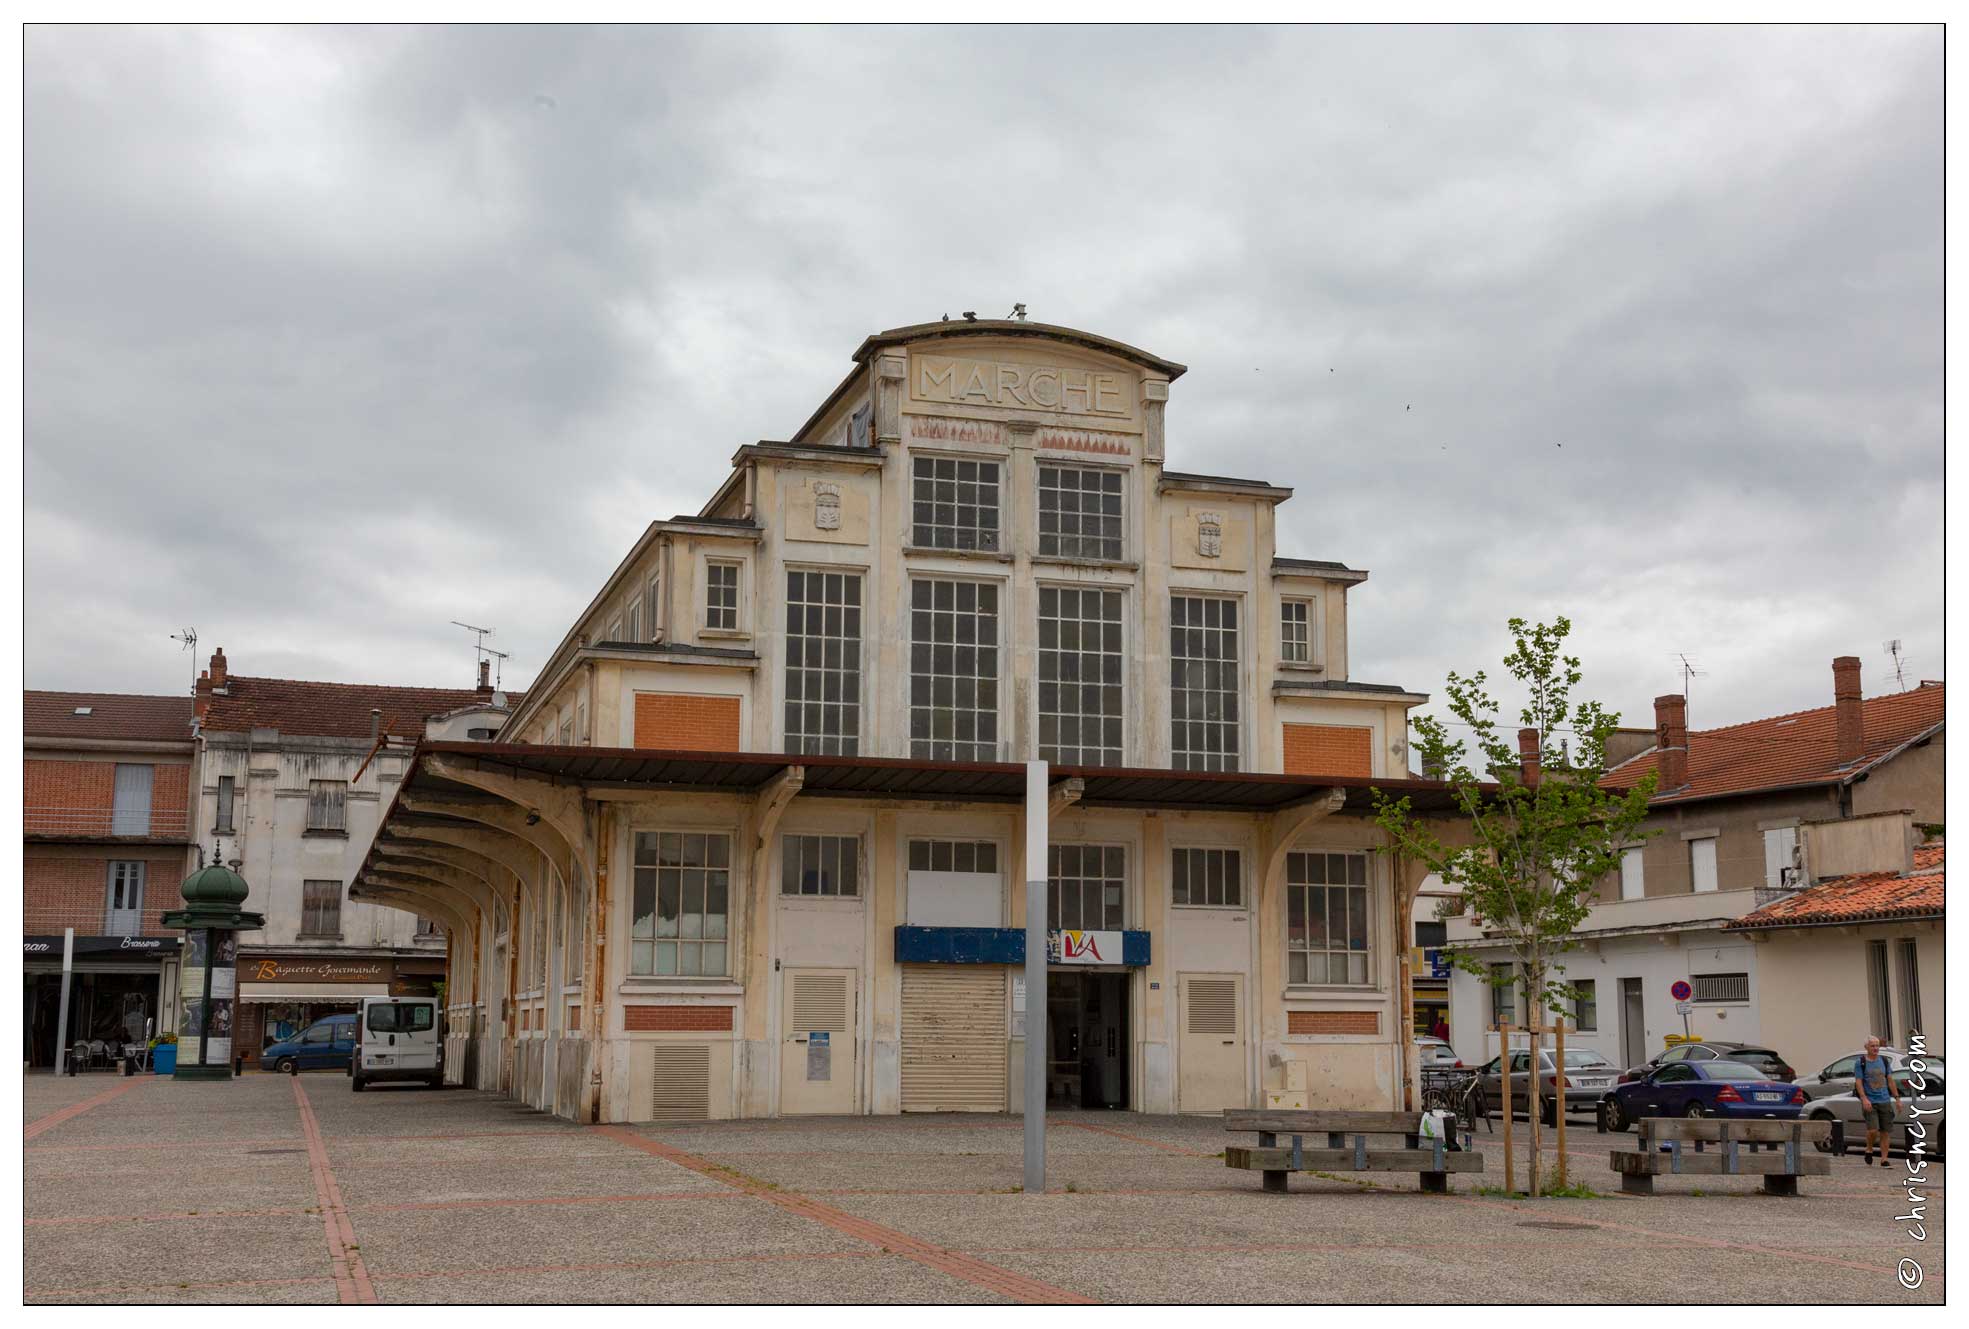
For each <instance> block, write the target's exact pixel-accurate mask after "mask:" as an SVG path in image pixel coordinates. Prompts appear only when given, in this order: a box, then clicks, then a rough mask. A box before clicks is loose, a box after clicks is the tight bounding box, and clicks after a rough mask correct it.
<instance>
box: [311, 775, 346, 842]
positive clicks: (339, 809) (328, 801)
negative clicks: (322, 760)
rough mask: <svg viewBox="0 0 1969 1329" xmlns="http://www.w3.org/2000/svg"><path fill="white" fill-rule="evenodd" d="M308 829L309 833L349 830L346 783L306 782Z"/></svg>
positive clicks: (327, 781) (339, 781)
mask: <svg viewBox="0 0 1969 1329" xmlns="http://www.w3.org/2000/svg"><path fill="white" fill-rule="evenodd" d="M308 829H309V830H311V831H347V830H348V829H349V782H348V781H346V780H310V781H308Z"/></svg>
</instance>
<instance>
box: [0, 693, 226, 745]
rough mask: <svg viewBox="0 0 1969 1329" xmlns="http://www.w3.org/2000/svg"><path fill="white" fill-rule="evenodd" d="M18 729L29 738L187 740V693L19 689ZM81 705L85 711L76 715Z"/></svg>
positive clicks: (188, 710) (189, 721)
mask: <svg viewBox="0 0 1969 1329" xmlns="http://www.w3.org/2000/svg"><path fill="white" fill-rule="evenodd" d="M22 696H23V702H22V706H21V731H22V733H24V734H26V735H28V736H30V737H35V738H124V739H133V740H137V741H141V742H146V743H171V742H177V743H184V744H187V745H189V744H190V743H191V698H190V697H143V696H134V695H130V694H127V693H120V692H23V694H22ZM78 707H86V708H87V709H88V710H89V712H90V713H89V714H88V715H77V714H76V713H75V712H76V709H77V708H78Z"/></svg>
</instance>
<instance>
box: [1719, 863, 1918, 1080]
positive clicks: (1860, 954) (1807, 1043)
mask: <svg viewBox="0 0 1969 1329" xmlns="http://www.w3.org/2000/svg"><path fill="white" fill-rule="evenodd" d="M1867 839H1869V840H1872V841H1875V843H1869V844H1859V843H1855V844H1852V845H1850V846H1846V845H1842V846H1840V848H1842V849H1846V848H1850V849H1852V850H1854V851H1859V852H1860V853H1863V854H1864V855H1865V856H1866V857H1870V858H1875V859H1876V861H1878V859H1880V858H1885V859H1887V860H1888V861H1889V862H1890V864H1891V866H1888V867H1884V868H1876V869H1873V870H1859V871H1852V872H1847V873H1843V874H1841V875H1838V876H1834V877H1831V878H1830V879H1828V880H1826V881H1823V882H1821V883H1819V884H1817V885H1814V886H1811V887H1808V888H1806V889H1804V890H1800V891H1793V892H1789V893H1787V894H1786V895H1784V896H1783V897H1781V898H1779V899H1776V900H1773V901H1771V903H1769V904H1767V905H1764V906H1763V907H1761V908H1758V909H1755V910H1752V911H1751V912H1750V913H1748V914H1745V915H1744V916H1743V917H1742V918H1739V919H1735V920H1733V921H1731V922H1729V923H1726V924H1724V925H1723V930H1724V931H1725V932H1727V933H1729V934H1730V935H1731V936H1732V937H1737V938H1742V939H1743V940H1746V941H1749V942H1750V943H1752V945H1753V947H1754V949H1755V951H1756V955H1757V970H1758V975H1759V983H1760V987H1761V993H1760V996H1761V998H1762V1001H1761V1003H1760V1004H1761V1014H1762V1023H1763V1034H1762V1037H1763V1038H1764V1040H1765V1041H1766V1042H1768V1043H1770V1044H1771V1045H1772V1046H1774V1047H1777V1048H1779V1049H1786V1048H1797V1049H1799V1050H1800V1054H1801V1059H1800V1060H1799V1061H1797V1062H1796V1063H1794V1065H1795V1066H1796V1069H1797V1070H1798V1071H1799V1073H1800V1074H1801V1075H1808V1074H1812V1073H1814V1072H1816V1071H1818V1070H1820V1069H1821V1068H1823V1067H1825V1066H1828V1065H1829V1064H1830V1063H1831V1062H1832V1061H1833V1060H1834V1059H1836V1058H1839V1057H1844V1056H1847V1055H1850V1054H1851V1053H1852V1052H1854V1051H1855V1050H1856V1049H1857V1046H1858V1042H1856V1041H1855V1039H1856V1037H1857V1040H1858V1041H1859V1042H1864V1041H1865V1038H1866V1035H1867V1034H1875V1035H1877V1036H1878V1037H1879V1038H1880V1040H1881V1041H1882V1042H1883V1043H1885V1044H1887V1045H1888V1046H1889V1047H1898V1048H1903V1049H1908V1048H1912V1047H1914V1046H1915V1043H1914V1039H1915V1038H1916V1037H1917V1036H1918V1037H1919V1038H1920V1040H1921V1046H1922V1047H1923V1048H1924V1050H1926V1051H1927V1052H1929V1053H1933V1054H1937V1055H1939V1054H1940V1053H1941V1052H1942V1050H1943V1048H1944V1046H1945V1044H1944V1041H1943V1017H1944V1014H1945V1009H1944V1008H1945V1005H1946V1003H1945V1002H1943V1000H1942V945H1943V922H1944V908H1943V906H1944V903H1945V901H1944V899H1943V896H1944V890H1943V887H1944V872H1945V863H1944V854H1943V849H1944V846H1943V842H1942V841H1940V840H1930V841H1928V842H1926V843H1924V844H1921V845H1918V846H1916V847H1915V849H1914V851H1913V853H1912V854H1911V855H1908V856H1907V858H1906V859H1904V860H1900V861H1894V860H1895V858H1896V857H1897V856H1896V855H1894V854H1893V852H1892V850H1893V846H1891V845H1890V844H1888V843H1887V842H1886V840H1885V838H1884V837H1879V836H1871V835H1870V836H1868V837H1867ZM1883 850H1884V851H1887V852H1884V853H1883V852H1881V851H1883ZM1856 1030H1857V1031H1858V1032H1857V1035H1856V1034H1855V1032H1854V1031H1856ZM1833 1031H1836V1033H1834V1032H1833ZM1786 1055H1791V1054H1789V1053H1787V1054H1786Z"/></svg>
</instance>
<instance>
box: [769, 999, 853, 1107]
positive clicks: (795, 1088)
mask: <svg viewBox="0 0 1969 1329" xmlns="http://www.w3.org/2000/svg"><path fill="white" fill-rule="evenodd" d="M859 976H860V975H859V973H858V971H856V970H853V969H788V970H786V971H785V972H784V973H783V974H782V975H781V980H782V981H781V987H780V991H781V1001H782V1007H781V1009H782V1012H783V1014H782V1016H781V1019H780V1038H779V1110H780V1112H781V1113H782V1114H783V1115H787V1116H793V1115H796V1114H801V1113H812V1112H838V1113H848V1112H853V1111H854V1110H855V1086H856V1084H858V1083H859V1082H860V1077H859V1076H857V1075H856V1073H855V989H856V987H857V986H858V984H857V982H856V980H857V978H858V977H859Z"/></svg>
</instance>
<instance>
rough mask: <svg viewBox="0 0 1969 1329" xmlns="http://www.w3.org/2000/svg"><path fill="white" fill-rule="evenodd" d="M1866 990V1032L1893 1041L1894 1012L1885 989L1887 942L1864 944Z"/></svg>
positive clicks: (1883, 1040)
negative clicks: (1868, 1018)
mask: <svg viewBox="0 0 1969 1329" xmlns="http://www.w3.org/2000/svg"><path fill="white" fill-rule="evenodd" d="M1866 992H1867V1014H1868V1016H1869V1017H1870V1019H1871V1021H1872V1022H1871V1023H1870V1024H1868V1025H1867V1030H1868V1032H1870V1033H1872V1034H1874V1035H1876V1036H1878V1037H1879V1038H1880V1040H1881V1041H1882V1042H1886V1043H1891V1042H1893V1041H1894V1012H1893V1008H1892V1007H1891V1006H1890V1005H1889V1004H1888V1002H1889V1001H1890V998H1889V996H1888V989H1887V943H1886V942H1884V941H1869V942H1868V943H1867V944H1866Z"/></svg>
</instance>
